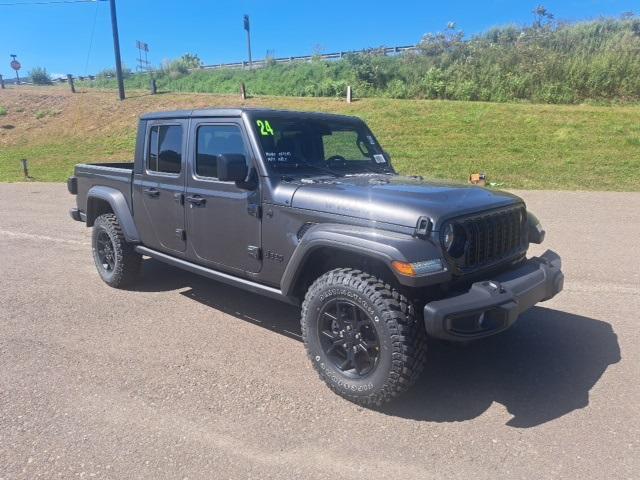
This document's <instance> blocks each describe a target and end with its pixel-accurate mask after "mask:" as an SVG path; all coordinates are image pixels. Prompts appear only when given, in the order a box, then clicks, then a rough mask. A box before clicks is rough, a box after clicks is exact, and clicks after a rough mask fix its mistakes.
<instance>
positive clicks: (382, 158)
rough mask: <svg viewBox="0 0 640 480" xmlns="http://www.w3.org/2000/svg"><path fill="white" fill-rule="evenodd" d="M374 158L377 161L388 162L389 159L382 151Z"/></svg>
mask: <svg viewBox="0 0 640 480" xmlns="http://www.w3.org/2000/svg"><path fill="white" fill-rule="evenodd" d="M373 159H374V160H375V161H376V163H387V159H386V158H384V155H382V154H381V153H376V154H375V155H374V156H373Z"/></svg>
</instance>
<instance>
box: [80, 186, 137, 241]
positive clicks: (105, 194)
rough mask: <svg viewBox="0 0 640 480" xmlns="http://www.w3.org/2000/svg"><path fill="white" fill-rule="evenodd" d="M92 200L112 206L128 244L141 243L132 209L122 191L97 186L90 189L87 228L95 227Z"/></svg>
mask: <svg viewBox="0 0 640 480" xmlns="http://www.w3.org/2000/svg"><path fill="white" fill-rule="evenodd" d="M92 199H99V200H104V201H105V202H107V203H108V204H109V205H110V206H111V210H113V213H114V214H115V215H116V217H118V222H120V226H121V227H122V233H123V234H124V238H126V240H127V241H128V242H133V243H135V242H139V241H140V236H139V235H138V229H137V228H136V224H135V222H134V221H133V215H132V214H131V209H130V208H129V204H128V203H127V199H126V198H125V196H124V195H123V193H122V192H121V191H120V190H117V189H115V188H111V187H105V186H102V185H95V186H93V187H91V188H90V189H89V191H88V192H87V227H91V226H93V222H94V221H95V219H96V215H95V212H92V208H91V201H92Z"/></svg>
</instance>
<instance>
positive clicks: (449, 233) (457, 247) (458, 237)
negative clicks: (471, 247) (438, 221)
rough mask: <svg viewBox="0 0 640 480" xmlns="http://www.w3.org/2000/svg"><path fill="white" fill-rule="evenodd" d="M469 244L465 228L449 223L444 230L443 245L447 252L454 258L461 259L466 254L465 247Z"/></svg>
mask: <svg viewBox="0 0 640 480" xmlns="http://www.w3.org/2000/svg"><path fill="white" fill-rule="evenodd" d="M466 242H467V235H466V233H465V231H464V228H463V227H462V226H461V225H458V224H457V223H449V224H447V226H446V227H445V228H444V235H443V237H442V243H443V246H444V248H445V250H446V252H447V253H448V254H449V255H450V256H452V257H454V258H459V257H461V256H462V255H463V254H464V247H465V244H466Z"/></svg>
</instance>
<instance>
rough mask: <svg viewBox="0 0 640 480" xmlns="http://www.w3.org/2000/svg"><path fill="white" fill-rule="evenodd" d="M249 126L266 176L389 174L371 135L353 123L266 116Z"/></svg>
mask: <svg viewBox="0 0 640 480" xmlns="http://www.w3.org/2000/svg"><path fill="white" fill-rule="evenodd" d="M252 123H253V127H254V128H255V130H256V135H257V137H258V138H259V140H260V146H261V147H262V152H263V154H264V157H265V159H266V164H267V168H268V169H269V172H270V173H278V174H282V173H287V174H295V173H300V174H309V173H313V174H315V175H327V174H329V175H338V176H340V175H349V174H359V173H387V172H392V171H393V170H392V169H391V166H390V165H389V162H388V159H387V157H386V155H385V154H384V152H383V151H382V149H381V148H380V145H379V144H378V142H377V141H376V139H375V138H374V136H373V135H372V133H371V132H370V131H369V129H368V128H367V127H366V126H365V124H364V123H362V122H359V121H357V120H349V119H344V120H343V119H330V118H327V119H324V118H319V119H315V118H309V117H305V116H302V115H301V116H296V115H269V114H267V115H259V116H256V117H255V118H253V120H252Z"/></svg>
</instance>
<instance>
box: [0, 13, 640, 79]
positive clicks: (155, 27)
mask: <svg viewBox="0 0 640 480" xmlns="http://www.w3.org/2000/svg"><path fill="white" fill-rule="evenodd" d="M51 1H60V0H0V74H3V75H5V77H10V76H13V71H12V70H10V67H9V62H10V60H11V58H10V57H9V55H10V54H17V55H18V60H20V62H21V63H22V70H21V72H22V73H25V74H26V73H27V72H28V71H29V70H30V69H32V68H33V67H36V66H39V67H44V68H46V69H47V71H48V72H49V73H51V74H66V73H72V74H74V75H87V74H93V73H96V72H98V71H100V70H102V69H104V68H108V67H112V66H113V65H114V55H113V39H112V35H111V21H110V13H109V2H104V1H103V2H93V1H89V2H85V3H62V4H38V5H34V4H33V3H34V2H51ZM30 3H31V5H28V4H30ZM539 3H542V4H543V5H544V6H545V7H547V9H548V10H549V11H551V12H552V13H553V14H554V15H555V17H556V18H557V19H559V20H568V21H574V20H584V19H593V18H597V17H599V16H618V15H620V14H621V13H623V12H629V11H632V12H635V13H636V15H640V0H484V1H478V0H459V1H456V0H449V1H442V0H440V1H431V0H406V1H403V0H396V1H394V2H388V1H384V2H383V1H379V0H316V1H307V0H298V1H294V0H173V1H169V0H116V5H117V13H118V26H119V30H120V48H121V52H122V60H123V62H124V63H125V64H126V65H127V66H128V67H129V68H132V69H135V67H136V64H137V61H136V59H137V56H138V51H137V49H136V40H142V41H144V42H146V43H148V44H149V49H150V51H149V61H150V62H151V63H152V64H154V65H158V64H160V63H161V62H162V61H163V60H166V59H171V58H177V57H179V56H181V55H182V54H184V53H187V52H189V53H195V54H197V55H198V56H199V57H200V58H201V59H202V60H203V62H204V63H205V64H212V63H224V62H236V61H242V60H246V59H247V44H246V33H245V31H244V30H243V26H242V17H243V15H244V14H248V15H250V18H251V43H252V50H253V58H254V59H260V58H264V57H265V55H266V54H267V51H270V52H272V54H273V55H274V56H276V57H288V56H295V55H311V54H313V53H316V52H318V51H322V52H323V53H331V52H338V51H348V50H359V49H362V48H369V47H378V46H383V45H384V46H401V45H413V44H416V43H418V42H419V41H420V38H421V37H422V36H423V35H424V34H425V33H428V32H437V31H441V30H443V29H444V28H445V27H446V25H447V23H448V22H455V23H456V24H457V26H458V27H459V28H460V29H461V30H463V31H464V32H465V33H466V34H467V35H473V34H475V33H480V32H482V31H484V30H487V29H488V28H491V27H493V26H498V25H505V24H509V23H516V24H522V23H530V22H531V20H532V18H533V17H532V14H531V10H532V9H533V8H534V7H535V6H536V5H537V4H539ZM7 4H18V5H7Z"/></svg>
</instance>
